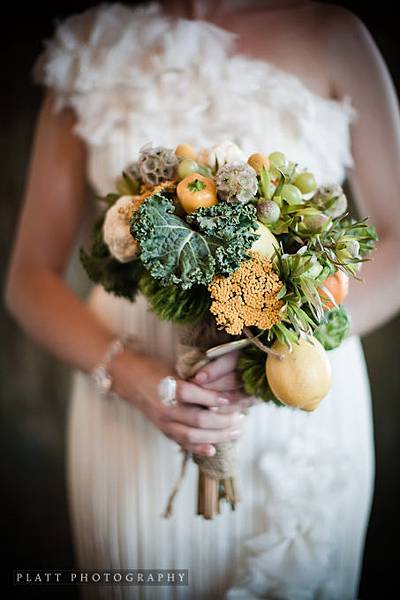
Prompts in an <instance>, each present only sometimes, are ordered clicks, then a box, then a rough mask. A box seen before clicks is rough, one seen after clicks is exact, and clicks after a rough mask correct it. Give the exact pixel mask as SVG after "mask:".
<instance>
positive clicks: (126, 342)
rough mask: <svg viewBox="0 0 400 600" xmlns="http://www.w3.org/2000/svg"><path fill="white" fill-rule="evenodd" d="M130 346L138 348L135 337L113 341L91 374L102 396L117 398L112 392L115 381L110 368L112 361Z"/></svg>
mask: <svg viewBox="0 0 400 600" xmlns="http://www.w3.org/2000/svg"><path fill="white" fill-rule="evenodd" d="M128 346H131V347H132V348H136V340H135V338H134V337H132V336H130V335H125V336H123V337H120V338H115V339H113V340H112V341H111V342H110V344H109V346H108V347H107V350H106V352H105V354H104V356H103V358H102V359H101V361H100V362H99V364H98V365H96V366H95V367H94V369H92V371H91V372H90V377H91V378H92V380H93V382H94V384H95V386H96V388H97V391H98V392H99V394H100V395H101V396H108V397H109V396H116V394H114V393H113V392H111V391H110V390H111V386H112V384H113V380H112V377H111V375H110V373H109V371H108V366H109V364H110V362H111V361H112V359H113V358H115V356H117V355H118V354H120V352H123V351H124V350H125V348H126V347H128Z"/></svg>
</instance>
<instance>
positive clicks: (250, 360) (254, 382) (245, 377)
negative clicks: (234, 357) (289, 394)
mask: <svg viewBox="0 0 400 600" xmlns="http://www.w3.org/2000/svg"><path fill="white" fill-rule="evenodd" d="M265 361H266V354H265V353H264V352H263V351H262V350H260V349H259V348H257V347H256V346H253V345H251V346H247V347H246V348H244V349H243V350H242V351H241V353H240V356H239V360H238V363H237V369H238V371H239V373H240V376H241V378H242V382H243V387H244V389H245V392H246V393H247V394H249V396H255V397H256V398H261V400H264V402H274V403H275V404H277V405H278V406H282V403H281V402H279V400H278V399H277V398H276V397H275V396H274V394H273V393H272V391H271V388H270V387H269V385H268V381H267V377H266V374H265Z"/></svg>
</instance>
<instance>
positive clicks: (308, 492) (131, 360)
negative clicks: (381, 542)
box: [6, 0, 400, 600]
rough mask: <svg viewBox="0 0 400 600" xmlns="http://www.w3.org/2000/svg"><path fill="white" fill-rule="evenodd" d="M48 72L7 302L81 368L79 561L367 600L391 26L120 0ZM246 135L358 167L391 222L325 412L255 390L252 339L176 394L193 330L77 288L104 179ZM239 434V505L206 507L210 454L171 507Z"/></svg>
mask: <svg viewBox="0 0 400 600" xmlns="http://www.w3.org/2000/svg"><path fill="white" fill-rule="evenodd" d="M34 75H35V79H36V81H38V82H40V83H42V84H43V85H45V86H46V91H47V93H46V94H45V97H44V100H43V104H42V107H41V110H40V114H39V116H38V120H37V127H36V133H35V138H34V144H33V148H32V156H31V162H30V168H29V173H28V175H27V183H26V191H25V202H24V208H23V211H22V215H21V219H20V223H19V228H18V233H17V238H16V243H15V248H14V252H13V255H12V259H11V264H10V270H9V276H8V285H7V292H6V297H7V304H8V307H9V310H10V311H11V312H12V313H13V314H14V316H15V318H16V319H17V320H18V321H19V323H20V324H21V325H22V326H23V327H24V328H25V330H26V332H27V333H28V334H30V335H31V336H33V337H34V339H35V340H37V342H38V343H40V344H42V345H44V346H45V347H47V348H48V349H49V350H50V351H51V352H53V353H54V354H55V355H56V356H58V357H59V358H60V359H61V360H62V361H64V362H65V363H66V364H68V365H70V366H71V367H72V368H73V369H74V374H73V391H72V398H71V402H70V409H69V419H68V438H67V482H68V493H69V506H70V516H71V522H72V526H73V533H74V542H75V548H76V554H77V562H78V566H79V567H80V568H82V569H88V568H93V569H133V568H157V569H158V568H166V569H172V568H177V569H188V577H189V582H188V585H187V586H181V587H179V586H157V587H135V586H132V587H122V586H121V587H119V586H114V587H109V586H105V587H100V586H95V587H90V586H87V587H83V588H82V589H83V590H84V592H85V593H86V594H88V595H89V594H92V597H95V598H100V597H104V598H110V597H113V598H151V599H155V598H196V599H200V598H204V599H205V598H207V599H211V598H227V599H228V600H236V599H239V598H240V599H246V600H249V599H251V598H271V599H272V598H280V599H291V600H292V599H300V598H301V599H312V598H321V599H322V598H327V599H340V600H344V599H345V598H349V599H350V598H356V597H357V590H358V584H359V577H360V570H361V565H362V557H363V545H364V540H365V533H366V529H367V525H368V519H369V511H370V506H371V500H372V492H373V477H374V449H373V431H372V417H371V404H370V395H369V387H368V379H367V373H366V368H365V362H364V357H363V353H362V348H361V343H360V339H359V337H358V336H359V335H361V334H363V333H365V332H367V331H370V330H371V329H373V328H375V327H377V326H379V325H380V324H381V323H383V322H385V321H386V320H388V319H389V318H390V317H391V316H392V315H393V314H394V313H395V312H396V311H397V309H398V307H399V298H400V293H399V292H400V275H399V269H398V266H397V265H398V256H399V251H400V242H399V237H398V230H399V223H398V220H399V211H398V208H397V205H396V202H397V195H398V189H399V188H400V182H399V181H398V177H399V175H398V173H399V171H398V168H397V167H398V164H399V158H400V157H399V140H400V136H399V119H398V113H397V105H396V99H395V93H394V88H393V84H392V81H391V79H390V77H389V74H388V70H387V68H386V65H385V63H384V61H383V59H382V57H381V55H380V54H379V51H378V50H377V47H376V45H375V43H374V41H373V40H372V39H371V35H370V34H369V32H368V31H367V30H366V28H365V27H364V26H363V24H362V23H361V22H360V21H359V20H358V19H357V18H356V17H355V16H354V15H353V14H352V13H350V12H348V11H346V10H344V9H342V8H339V7H337V6H335V5H328V4H320V3H318V2H308V1H291V0H281V1H279V2H275V1H273V0H272V1H269V0H259V1H257V0H253V1H252V0H231V1H225V0H219V1H217V0H201V1H200V0H192V1H190V0H165V1H164V2H150V3H144V4H141V5H137V6H128V5H126V4H120V3H111V4H109V3H102V4H99V5H98V6H96V7H94V8H91V9H88V10H86V11H84V12H82V13H80V14H76V15H72V16H71V17H70V18H67V19H65V20H64V21H62V22H58V23H57V27H56V31H55V32H54V35H53V37H52V38H51V39H50V40H47V43H46V48H45V49H44V50H43V52H42V53H41V55H40V56H39V57H38V59H37V62H36V64H35V71H34ZM226 139H233V140H234V141H235V142H236V143H238V144H239V145H241V146H242V148H243V149H244V150H245V151H246V152H247V153H251V152H254V151H261V152H266V153H269V152H272V151H275V150H279V151H283V152H285V153H286V154H287V155H288V157H289V158H293V159H295V160H296V161H298V162H301V163H302V164H303V165H304V166H307V168H309V169H310V170H311V171H313V172H314V173H315V175H316V177H317V178H318V180H319V182H320V183H321V184H322V183H329V182H334V181H336V182H339V183H340V182H343V181H344V179H345V178H346V177H348V178H349V179H350V183H351V185H352V189H353V191H354V192H355V196H356V200H357V203H358V207H359V211H360V213H362V215H364V214H365V215H368V216H369V217H370V218H371V221H372V222H374V223H375V224H376V225H377V229H378V233H379V234H380V242H379V244H378V249H377V252H376V257H375V260H374V261H373V262H370V263H366V265H365V266H364V267H363V276H364V279H365V284H364V285H361V284H355V285H354V286H353V287H352V289H351V292H350V295H349V300H348V308H349V310H350V313H351V316H352V335H351V336H350V337H349V338H348V339H347V340H346V342H345V343H344V344H343V345H342V346H341V347H340V348H339V349H337V350H334V351H332V352H331V353H330V354H329V357H330V360H331V363H332V369H333V375H334V377H333V379H334V381H333V388H332V392H331V393H330V394H329V396H328V397H327V398H326V399H325V400H324V402H323V403H322V404H321V407H320V408H319V409H318V410H317V411H316V412H315V413H312V414H305V413H303V412H301V411H292V410H291V409H289V408H286V407H284V408H277V407H276V406H274V405H270V404H269V403H260V402H257V401H256V400H254V402H253V400H252V399H251V398H247V397H246V396H245V395H244V394H243V392H242V391H241V389H240V388H239V384H238V379H237V376H236V374H235V364H236V359H237V356H236V354H235V353H231V354H230V355H227V356H225V357H223V358H220V359H217V360H215V361H214V362H213V363H211V364H210V365H209V366H207V367H205V368H203V370H202V371H201V372H200V374H199V375H198V376H197V377H196V379H195V380H194V381H191V382H182V381H179V380H178V388H177V398H178V401H179V402H178V404H177V405H176V406H172V407H166V406H164V405H163V404H161V402H160V399H159V396H158V393H157V389H158V384H159V382H160V380H161V378H163V377H164V376H166V375H170V374H173V364H174V352H175V339H176V338H175V330H174V327H173V326H172V325H171V324H170V323H160V322H158V321H157V319H156V318H155V317H154V316H153V315H152V313H151V312H149V311H148V307H147V305H146V302H145V300H144V299H143V298H142V297H140V298H138V300H137V301H136V302H135V303H134V304H130V303H129V302H127V301H125V300H122V299H119V298H116V297H114V296H111V295H109V294H107V293H106V292H104V290H103V289H101V288H100V287H97V286H95V287H94V288H93V290H92V291H91V293H90V295H89V297H88V299H87V300H86V302H82V301H81V300H80V299H79V298H78V297H77V296H76V295H75V294H74V293H73V292H72V291H71V289H70V288H69V287H68V286H67V284H66V283H65V282H64V271H65V268H66V265H67V262H68V259H69V256H70V253H71V250H72V248H73V247H74V243H75V240H76V235H77V231H78V229H79V225H80V222H81V219H82V215H83V212H84V203H85V197H86V196H85V186H86V183H87V182H89V184H90V185H91V187H92V188H93V190H94V191H95V192H96V193H98V194H105V193H107V192H109V191H110V190H112V189H114V182H115V178H116V177H117V176H118V175H119V174H120V172H121V170H122V169H123V168H124V167H125V166H126V165H127V164H128V163H129V162H132V161H133V160H134V159H135V158H136V155H137V153H138V151H139V149H140V148H141V146H143V145H144V144H145V143H147V142H149V141H150V142H153V143H155V144H161V145H165V146H168V147H172V148H173V147H175V146H176V145H177V144H178V143H180V142H187V143H189V144H192V145H193V146H194V147H195V148H196V149H200V147H204V146H210V145H213V144H215V143H218V142H221V141H224V140H226ZM383 182H384V186H385V193H384V194H382V193H381V190H382V186H383ZM124 334H132V335H133V336H135V338H136V340H137V346H136V348H135V349H133V348H131V347H125V348H124V349H123V350H122V351H120V352H117V353H115V355H113V357H112V358H111V359H110V360H109V361H108V363H107V373H108V376H109V381H110V383H111V389H112V390H113V391H114V392H115V395H113V396H110V397H109V398H104V397H103V396H102V395H101V394H100V392H99V391H98V388H97V386H96V384H95V382H94V380H93V378H92V377H91V373H92V372H93V370H94V369H95V368H96V367H97V366H99V365H101V364H102V363H103V361H104V357H105V356H106V354H107V352H108V351H109V349H110V344H111V343H112V341H113V340H114V339H115V338H116V337H119V336H122V335H124ZM251 404H254V405H252V406H251V407H250V409H249V411H248V414H247V416H246V417H244V418H242V419H241V418H240V417H241V415H240V413H241V411H242V409H243V406H249V405H251ZM200 405H203V406H207V407H209V408H210V410H207V411H204V410H202V409H201V406H200ZM211 408H213V410H211ZM238 436H239V439H240V443H242V453H241V461H240V471H239V473H238V480H239V482H240V489H242V490H243V494H242V501H241V502H240V503H239V506H238V508H237V510H236V511H235V512H232V511H230V510H229V507H228V506H227V505H226V506H225V507H224V510H223V511H222V513H221V514H220V515H218V516H217V517H216V518H215V519H214V520H212V521H207V520H204V519H202V518H201V517H200V516H197V515H196V514H195V498H194V489H195V482H196V469H195V466H194V465H193V464H191V465H189V467H188V472H187V476H186V478H185V480H184V481H183V484H182V486H181V489H180V491H179V494H178V496H177V498H176V501H175V507H174V514H173V516H172V517H171V518H170V519H165V518H163V517H162V512H163V510H164V508H165V501H166V499H167V497H168V494H169V492H170V488H171V483H173V481H174V480H175V478H176V476H177V473H178V471H179V465H180V453H179V447H180V446H183V447H184V448H186V449H188V450H190V451H191V452H193V453H198V454H210V455H211V454H212V453H213V452H214V446H213V444H215V443H217V442H220V441H222V440H226V439H231V438H234V437H238Z"/></svg>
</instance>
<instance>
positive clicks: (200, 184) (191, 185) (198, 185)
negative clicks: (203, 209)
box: [188, 179, 206, 192]
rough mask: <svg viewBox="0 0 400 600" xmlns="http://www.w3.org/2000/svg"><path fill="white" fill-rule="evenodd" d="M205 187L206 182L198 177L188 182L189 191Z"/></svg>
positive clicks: (197, 190) (196, 190)
mask: <svg viewBox="0 0 400 600" xmlns="http://www.w3.org/2000/svg"><path fill="white" fill-rule="evenodd" d="M205 187H206V184H205V183H204V182H203V181H201V180H200V179H193V181H191V182H190V183H189V184H188V188H189V190H190V191H191V192H201V190H204V188H205Z"/></svg>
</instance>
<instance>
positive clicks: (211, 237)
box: [186, 202, 259, 276]
mask: <svg viewBox="0 0 400 600" xmlns="http://www.w3.org/2000/svg"><path fill="white" fill-rule="evenodd" d="M186 220H187V222H188V223H190V224H191V225H192V226H195V227H196V229H198V230H199V231H201V233H203V234H204V235H206V236H207V240H208V241H209V244H210V246H211V247H212V248H213V249H214V259H215V273H216V274H217V275H225V276H227V275H230V274H231V273H233V271H235V270H236V269H237V268H238V267H239V266H240V263H241V262H243V261H244V260H246V259H247V258H249V257H248V254H247V253H246V250H248V249H249V248H251V246H252V244H253V242H255V241H256V240H257V239H258V238H259V234H258V233H256V230H257V210H256V208H255V207H254V206H253V205H252V204H246V205H243V204H225V203H222V202H221V203H219V204H215V205H214V206H211V207H209V208H199V209H197V210H195V211H194V212H192V213H190V214H189V215H188V216H187V217H186Z"/></svg>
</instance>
